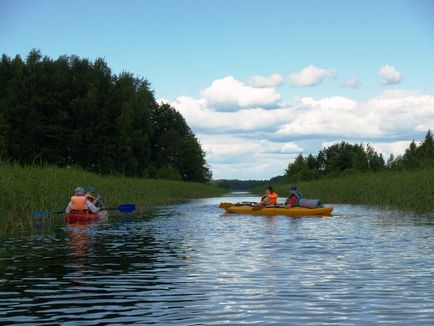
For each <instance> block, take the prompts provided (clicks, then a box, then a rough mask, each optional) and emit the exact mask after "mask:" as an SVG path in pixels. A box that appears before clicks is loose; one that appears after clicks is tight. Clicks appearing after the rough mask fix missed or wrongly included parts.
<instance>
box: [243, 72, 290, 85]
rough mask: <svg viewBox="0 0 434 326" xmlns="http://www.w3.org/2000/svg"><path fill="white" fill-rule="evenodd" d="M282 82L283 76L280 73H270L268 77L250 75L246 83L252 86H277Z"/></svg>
mask: <svg viewBox="0 0 434 326" xmlns="http://www.w3.org/2000/svg"><path fill="white" fill-rule="evenodd" d="M282 83H283V76H282V75H280V74H276V73H274V74H272V75H271V76H269V77H264V76H259V75H255V76H252V77H251V78H250V79H249V80H248V81H247V84H248V85H250V86H252V87H258V88H262V87H277V86H280V85H282Z"/></svg>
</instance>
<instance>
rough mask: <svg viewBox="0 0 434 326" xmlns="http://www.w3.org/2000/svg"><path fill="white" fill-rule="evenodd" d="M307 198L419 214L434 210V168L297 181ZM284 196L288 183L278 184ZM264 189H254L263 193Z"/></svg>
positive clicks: (279, 191)
mask: <svg viewBox="0 0 434 326" xmlns="http://www.w3.org/2000/svg"><path fill="white" fill-rule="evenodd" d="M297 185H298V187H299V190H300V192H301V193H302V194H303V195H304V196H305V197H306V198H319V199H321V200H322V202H324V203H348V204H367V205H375V206H381V207H390V208H394V209H399V210H403V211H415V212H418V213H431V212H434V168H427V169H423V170H412V171H401V172H397V171H395V172H392V171H383V172H376V173H360V174H353V175H347V176H344V177H337V178H324V179H320V180H315V181H307V182H299V183H297ZM273 188H274V189H275V191H276V192H277V193H278V194H279V195H280V198H283V197H286V196H287V195H288V193H289V192H288V184H274V185H273ZM263 190H264V189H262V188H259V187H257V188H254V189H253V192H254V193H257V194H262V193H263Z"/></svg>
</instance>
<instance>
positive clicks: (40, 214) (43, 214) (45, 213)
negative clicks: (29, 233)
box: [32, 211, 50, 217]
mask: <svg viewBox="0 0 434 326" xmlns="http://www.w3.org/2000/svg"><path fill="white" fill-rule="evenodd" d="M49 215H50V212H49V211H33V212H32V216H33V217H46V216H49Z"/></svg>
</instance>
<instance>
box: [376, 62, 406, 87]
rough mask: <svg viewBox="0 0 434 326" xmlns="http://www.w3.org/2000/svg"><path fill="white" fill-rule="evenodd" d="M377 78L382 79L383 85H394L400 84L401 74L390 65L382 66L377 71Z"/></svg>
mask: <svg viewBox="0 0 434 326" xmlns="http://www.w3.org/2000/svg"><path fill="white" fill-rule="evenodd" d="M378 76H379V77H381V78H382V81H381V83H382V84H383V85H395V84H399V83H400V82H401V73H400V72H399V71H397V70H396V68H395V67H394V66H392V65H384V66H382V67H381V68H380V70H378Z"/></svg>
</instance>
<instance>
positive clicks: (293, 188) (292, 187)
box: [289, 185, 297, 190]
mask: <svg viewBox="0 0 434 326" xmlns="http://www.w3.org/2000/svg"><path fill="white" fill-rule="evenodd" d="M289 190H297V186H296V185H292V186H290V187H289Z"/></svg>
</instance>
